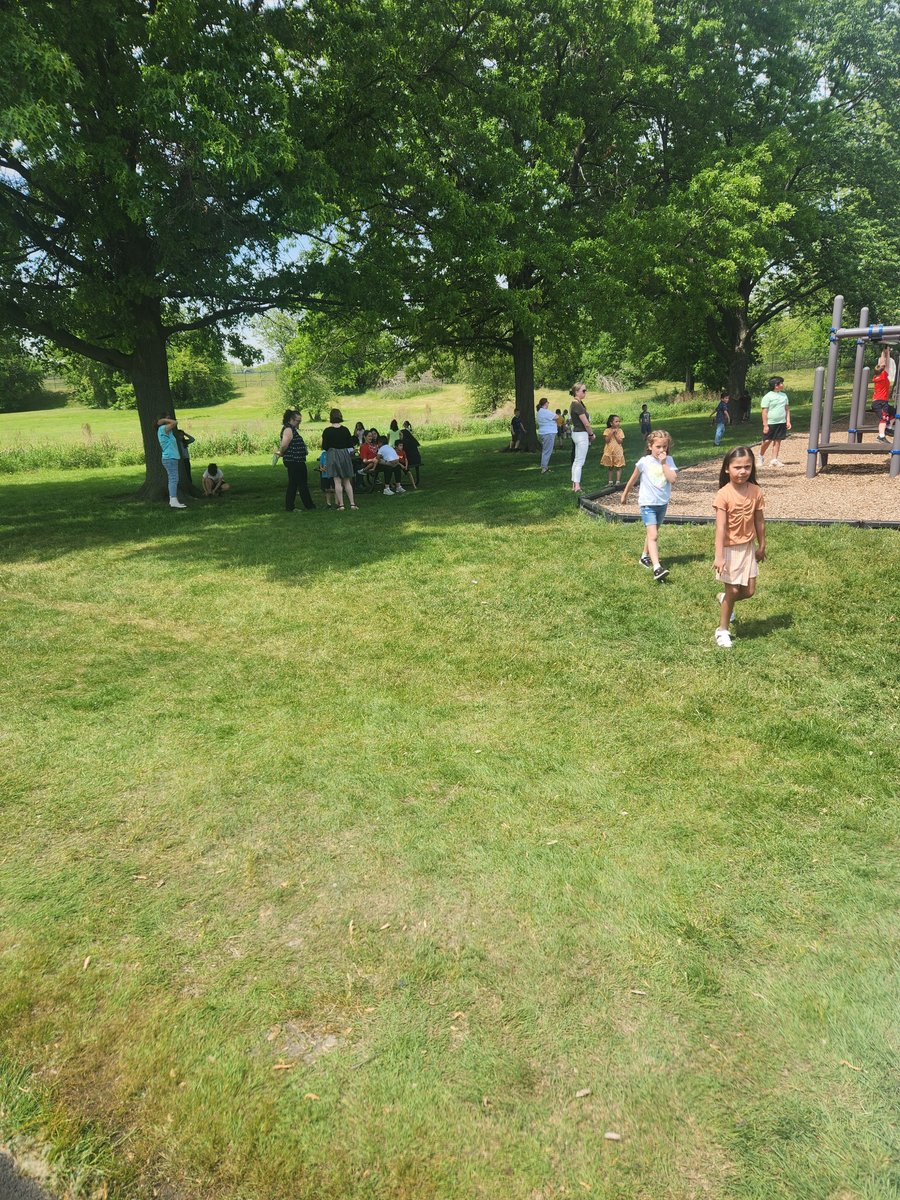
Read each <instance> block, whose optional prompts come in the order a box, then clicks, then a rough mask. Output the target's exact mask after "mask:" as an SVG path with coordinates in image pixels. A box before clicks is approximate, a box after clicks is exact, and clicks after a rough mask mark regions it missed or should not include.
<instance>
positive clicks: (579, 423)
mask: <svg viewBox="0 0 900 1200" xmlns="http://www.w3.org/2000/svg"><path fill="white" fill-rule="evenodd" d="M569 395H570V396H571V397H572V407H571V408H570V409H569V417H570V419H571V422H572V443H573V447H574V451H575V456H574V458H573V459H572V491H573V492H580V491H581V472H582V470H583V469H584V461H585V459H586V458H587V452H588V447H589V446H590V444H591V442H592V441H593V440H594V430H593V429H592V428H591V418H590V415H589V413H588V410H587V408H586V407H585V403H584V401H585V397H586V396H587V388H586V387H585V386H584V384H583V383H576V384H573V385H572V387H571V388H570V389H569Z"/></svg>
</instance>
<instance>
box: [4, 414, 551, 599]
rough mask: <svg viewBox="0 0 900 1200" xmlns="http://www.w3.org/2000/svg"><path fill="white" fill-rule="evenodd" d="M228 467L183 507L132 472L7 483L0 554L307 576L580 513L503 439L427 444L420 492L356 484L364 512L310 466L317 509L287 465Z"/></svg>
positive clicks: (296, 578) (12, 558) (535, 463)
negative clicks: (299, 493)
mask: <svg viewBox="0 0 900 1200" xmlns="http://www.w3.org/2000/svg"><path fill="white" fill-rule="evenodd" d="M225 473H226V475H227V478H228V481H229V483H230V484H231V486H232V491H231V492H230V493H229V495H228V496H224V497H221V498H218V499H214V500H205V499H197V500H191V501H189V504H188V507H187V509H183V510H174V509H170V508H169V507H168V505H167V504H165V503H158V504H149V505H148V504H146V503H144V502H141V501H137V500H135V499H134V498H133V496H132V493H130V492H126V491H124V490H123V488H124V485H126V484H129V485H131V484H133V486H134V488H135V489H136V488H137V486H138V484H139V482H140V473H139V472H137V471H135V472H134V473H131V472H129V471H128V470H127V469H117V470H105V471H89V472H81V473H74V472H72V473H70V472H66V473H64V474H63V473H61V472H60V473H54V474H52V475H47V474H40V475H27V476H16V477H15V478H14V480H6V479H4V480H3V481H2V483H0V486H2V491H3V517H2V518H0V530H2V541H0V561H4V562H6V563H9V564H12V563H15V562H29V561H32V562H33V561H54V560H59V559H62V558H64V557H66V556H67V555H70V554H72V553H81V552H83V551H84V550H86V549H96V550H97V551H101V552H102V551H104V550H110V549H112V550H118V552H119V554H120V555H121V557H122V558H123V559H126V560H127V559H128V558H130V557H131V556H147V555H150V556H152V557H155V558H158V559H162V560H165V561H167V562H170V563H172V564H178V565H179V566H183V567H184V569H185V570H188V571H190V570H198V571H199V570H203V569H208V568H209V567H213V568H216V569H227V568H228V567H238V568H240V567H251V568H259V567H263V568H264V569H266V570H267V571H268V573H269V574H270V576H271V577H272V578H273V579H282V580H284V581H286V582H291V583H299V582H303V583H308V582H309V580H310V578H311V577H313V576H315V575H317V574H324V573H328V572H332V571H335V570H338V571H341V570H353V569H355V568H358V567H367V566H377V565H378V564H379V563H380V562H382V561H384V560H387V559H392V558H393V559H396V558H397V556H398V555H402V554H403V553H405V552H406V551H412V550H419V549H422V548H423V547H424V546H427V544H428V543H433V544H434V549H433V552H432V551H430V550H426V555H427V556H432V554H433V557H434V559H435V560H436V561H437V560H438V559H439V558H440V555H441V546H442V539H443V534H444V532H445V531H446V529H447V528H448V527H450V526H459V525H471V526H473V527H474V528H475V530H476V531H477V529H478V528H481V529H484V530H490V531H492V532H493V531H499V532H501V533H502V534H506V533H507V532H509V533H510V534H511V536H513V537H514V536H515V533H516V531H517V530H524V529H525V528H528V527H541V526H546V527H547V528H548V529H549V528H552V526H553V524H554V523H555V522H556V521H557V520H558V519H559V517H560V515H562V514H565V513H566V512H569V511H573V510H574V505H573V502H572V497H571V493H570V492H569V491H568V485H567V483H566V482H565V481H563V482H562V484H558V485H554V484H553V483H551V482H549V477H547V476H541V475H540V474H539V458H538V456H537V455H522V456H518V455H516V456H511V455H499V454H497V453H496V439H495V438H485V439H479V440H478V441H477V442H476V441H472V440H470V441H468V442H465V443H462V444H460V443H449V444H446V445H442V446H441V448H440V450H437V448H435V449H434V450H430V451H429V452H428V454H427V455H426V456H425V463H424V466H423V470H422V488H421V489H420V490H418V491H413V490H409V491H408V492H407V494H406V495H405V496H391V497H389V496H384V495H382V494H381V490H380V489H379V490H377V491H375V492H372V493H368V492H363V491H361V490H358V492H357V497H358V503H359V505H360V507H359V511H357V512H352V511H349V510H348V511H345V512H343V513H338V512H334V511H329V510H328V509H326V507H325V502H324V496H323V494H322V492H321V491H320V489H319V485H318V475H317V472H316V471H315V468H314V467H313V466H312V465H310V467H309V472H308V476H309V483H310V491H311V494H312V497H313V500H314V502H315V504H316V506H317V507H316V510H315V511H310V512H306V511H304V510H302V509H301V508H298V510H297V511H296V512H293V513H287V512H285V511H284V508H283V505H284V489H285V486H286V477H285V473H284V471H283V469H280V468H272V467H270V466H261V465H260V464H259V462H258V460H257V461H248V462H246V463H245V462H241V461H240V460H238V461H231V462H228V463H226V464H225ZM195 476H196V477H197V478H199V474H198V472H196V471H195ZM476 536H477V534H476ZM104 569H108V567H107V568H104Z"/></svg>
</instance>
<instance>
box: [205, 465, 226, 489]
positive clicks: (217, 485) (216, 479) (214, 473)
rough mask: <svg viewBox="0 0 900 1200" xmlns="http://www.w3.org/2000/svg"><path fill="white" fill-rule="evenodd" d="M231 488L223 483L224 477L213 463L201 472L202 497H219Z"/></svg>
mask: <svg viewBox="0 0 900 1200" xmlns="http://www.w3.org/2000/svg"><path fill="white" fill-rule="evenodd" d="M230 491H231V486H230V484H227V483H226V482H225V475H224V473H223V472H222V471H220V470H219V468H218V467H217V466H216V464H215V463H210V464H209V466H208V467H207V468H206V470H205V471H204V472H203V495H204V496H221V495H222V493H223V492H230Z"/></svg>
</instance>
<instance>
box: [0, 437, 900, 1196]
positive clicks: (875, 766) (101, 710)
mask: <svg viewBox="0 0 900 1200" xmlns="http://www.w3.org/2000/svg"><path fill="white" fill-rule="evenodd" d="M708 435H709V430H708V425H707V424H706V423H705V422H704V421H703V420H702V418H701V417H694V418H682V419H680V424H678V426H677V428H676V436H677V438H678V440H679V445H680V446H681V448H682V451H683V458H684V460H685V461H688V460H690V459H691V458H693V457H697V456H699V455H700V454H702V453H707V452H708V446H707V442H708ZM499 441H500V439H497V438H494V439H490V440H485V439H482V440H480V441H479V440H472V439H469V440H464V441H459V442H456V443H443V444H440V445H435V446H432V447H430V448H429V450H428V454H427V456H426V461H425V466H424V471H423V482H424V483H425V487H424V488H423V490H422V491H421V492H420V493H417V494H410V495H407V496H405V497H393V498H386V497H382V496H374V497H364V498H363V499H362V501H361V509H360V511H359V512H358V513H349V512H345V513H344V514H342V515H339V514H337V513H334V512H324V511H317V512H314V513H309V514H306V513H296V514H285V513H283V512H281V511H280V502H281V489H282V487H283V472H280V471H273V470H272V468H270V467H267V466H262V465H259V464H258V463H254V462H252V461H240V460H234V461H231V462H229V463H228V464H227V473H228V475H229V478H230V479H231V481H232V483H233V484H234V489H235V490H234V493H233V494H232V496H231V497H229V498H228V499H226V500H223V501H222V502H220V503H218V502H217V503H215V504H206V505H196V506H193V507H192V508H191V509H190V510H188V511H187V512H172V511H170V510H169V509H165V508H155V507H145V506H141V505H137V504H133V503H130V502H128V501H127V500H126V499H125V497H126V496H127V494H128V492H129V491H130V490H132V489H133V484H134V472H133V471H131V472H128V471H121V470H120V471H111V470H97V471H93V472H89V473H84V474H83V475H80V476H79V475H78V474H77V473H62V472H50V471H47V472H42V473H35V474H33V475H27V476H17V477H14V478H13V479H7V480H3V481H2V482H0V489H2V498H3V505H2V513H3V516H2V534H3V541H2V545H3V556H4V571H3V576H2V593H0V595H2V599H3V610H2V612H3V617H2V621H3V637H4V646H5V648H6V653H5V655H4V657H3V660H2V667H0V671H2V685H3V695H4V696H5V697H6V698H7V702H6V705H5V712H4V721H3V722H2V726H0V729H2V732H0V738H2V742H0V745H2V750H3V760H4V801H3V815H4V831H5V833H4V848H3V851H2V853H0V1031H2V1032H0V1038H2V1043H0V1045H2V1051H3V1054H4V1055H5V1058H6V1062H7V1069H8V1073H7V1076H6V1078H7V1080H9V1079H12V1080H14V1081H15V1083H14V1086H15V1087H16V1088H17V1089H18V1091H17V1092H16V1096H17V1097H18V1098H19V1099H18V1100H17V1105H13V1104H11V1103H10V1104H7V1103H6V1101H5V1100H2V1096H3V1095H4V1093H3V1092H0V1104H2V1110H0V1111H2V1114H3V1115H2V1117H0V1120H2V1121H3V1122H4V1123H5V1125H6V1128H7V1132H12V1130H13V1129H14V1128H15V1127H18V1128H21V1127H22V1125H23V1124H24V1125H25V1126H26V1127H28V1128H29V1129H31V1130H32V1131H37V1132H42V1133H44V1134H45V1135H46V1136H48V1137H49V1138H50V1139H51V1140H53V1139H54V1138H56V1139H58V1140H59V1141H60V1142H61V1144H63V1145H64V1146H65V1145H68V1146H70V1147H71V1146H73V1145H74V1146H76V1147H80V1149H78V1151H77V1153H75V1152H73V1153H72V1154H70V1156H69V1159H68V1160H67V1159H66V1157H65V1155H63V1159H62V1161H63V1162H64V1163H68V1165H69V1170H70V1172H75V1170H76V1168H77V1164H78V1163H79V1162H80V1163H81V1164H82V1167H81V1169H82V1174H83V1176H84V1178H85V1179H90V1180H92V1181H93V1182H96V1181H97V1179H99V1178H101V1177H102V1178H106V1179H108V1180H109V1182H110V1184H111V1188H112V1193H111V1194H118V1195H121V1196H128V1197H129V1200H131V1198H132V1197H134V1196H140V1195H147V1196H149V1195H151V1194H152V1189H153V1186H154V1184H157V1183H158V1182H159V1181H160V1180H161V1179H165V1180H168V1181H169V1182H170V1183H171V1185H172V1187H173V1188H174V1189H175V1194H176V1195H185V1196H191V1197H203V1196H210V1197H212V1196H214V1197H221V1198H225V1197H228V1198H238V1197H240V1198H241V1200H282V1198H283V1200H299V1198H307V1197H308V1198H309V1200H313V1198H315V1200H338V1198H340V1200H345V1198H347V1197H351V1196H360V1197H379V1198H390V1200H395V1198H398V1197H404V1198H405V1197H409V1198H412V1197H415V1198H416V1200H422V1198H429V1197H433V1198H435V1200H438V1198H440V1200H457V1198H459V1200H464V1198H465V1200H469V1198H470V1197H473V1196H483V1197H491V1198H493V1197H499V1196H502V1197H504V1198H507V1197H509V1198H514V1200H518V1198H519V1197H522V1198H528V1200H531V1198H533V1197H535V1196H541V1197H546V1198H549V1197H555V1196H562V1195H571V1196H574V1195H586V1196H595V1197H602V1198H604V1200H606V1198H610V1200H611V1198H612V1197H621V1198H625V1197H628V1198H629V1200H630V1198H631V1197H639V1196H647V1197H651V1196H652V1197H666V1198H672V1200H681V1198H684V1200H688V1198H693V1197H699V1196H704V1197H710V1198H713V1200H726V1198H728V1200H731V1198H732V1197H741V1198H750V1197H752V1198H753V1200H770V1198H772V1197H778V1198H781V1197H783V1198H784V1200H794V1198H796V1197H809V1198H810V1200H813V1198H818V1197H829V1196H847V1197H854V1198H856V1197H860V1198H862V1197H865V1198H866V1200H876V1198H878V1200H881V1198H882V1197H885V1196H888V1195H890V1194H891V1190H892V1188H893V1187H894V1184H895V1180H894V1178H893V1177H892V1175H891V1167H890V1133H891V1126H890V1122H891V1120H892V1117H891V1105H892V1090H891V1085H890V1081H889V1069H890V1062H889V1057H888V1053H887V1049H886V1047H887V1045H888V1037H889V1029H890V1023H891V1021H892V1019H893V1013H894V1011H895V995H896V993H895V990H894V988H893V984H892V980H891V973H890V972H891V954H892V938H893V934H892V920H893V917H892V913H893V909H894V903H895V895H896V890H895V889H896V869H895V860H894V857H893V849H892V845H891V838H892V836H893V832H894V830H895V828H896V812H895V800H896V795H895V793H896V779H897V777H898V767H900V759H898V752H897V744H898V743H897V734H898V719H897V715H896V714H897V712H898V700H900V694H898V686H897V681H896V672H895V671H894V669H893V666H892V661H891V659H890V656H889V655H887V654H885V653H883V651H882V649H881V648H880V646H879V645H878V644H877V642H876V641H875V640H874V639H873V638H871V637H869V636H868V635H866V634H860V626H859V624H858V622H855V621H853V620H852V619H848V614H853V613H856V614H871V613H873V612H877V611H879V605H881V604H883V601H884V597H885V596H888V595H891V594H892V589H893V585H894V579H895V576H896V561H897V558H896V535H895V534H893V533H891V532H890V531H869V532H867V531H860V530H850V529H840V530H821V529H797V528H791V527H788V526H782V525H779V526H773V528H772V530H771V531H770V537H769V551H770V557H769V561H768V562H767V563H766V564H765V571H764V574H763V578H762V582H761V585H760V592H759V595H758V597H757V599H756V600H754V601H753V603H752V605H749V604H748V606H747V608H748V612H747V614H746V616H745V619H744V622H743V623H742V625H741V628H740V631H739V632H740V636H739V638H738V639H737V641H736V644H735V649H734V651H733V652H732V653H731V654H730V655H723V654H722V652H720V651H718V650H717V649H716V647H715V646H714V645H713V641H712V631H713V628H714V626H715V605H714V602H713V596H714V593H715V584H714V582H713V580H712V573H711V559H712V544H711V537H710V533H709V530H707V529H703V528H690V527H682V528H678V527H673V528H672V529H671V530H670V531H669V533H668V535H667V559H666V561H667V564H668V565H670V566H671V568H672V576H671V582H670V584H669V585H667V586H665V587H659V586H656V587H654V586H653V585H652V584H651V582H650V580H649V579H648V578H647V573H646V572H644V571H642V570H641V568H640V567H639V566H638V565H637V563H636V556H637V552H638V549H639V545H638V543H639V533H638V531H637V530H636V529H635V528H634V527H633V526H617V525H606V524H603V523H595V522H591V521H590V520H589V519H588V518H586V517H584V516H583V515H581V514H579V513H577V512H576V511H575V510H574V508H573V506H572V503H571V497H570V495H569V494H568V493H567V491H566V482H565V476H566V471H565V464H564V463H562V462H560V461H559V458H560V456H557V463H556V470H555V471H554V473H553V474H551V475H550V476H547V477H543V478H542V477H541V476H540V475H539V474H538V467H537V462H536V460H535V459H534V458H530V457H525V456H522V457H520V456H513V455H503V454H499V453H497V450H498V443H499ZM595 458H596V455H592V458H591V463H590V465H589V469H588V470H589V479H588V483H590V481H591V479H593V480H594V481H596V479H597V478H598V477H599V475H600V471H599V468H598V467H597V464H596V461H595ZM823 564H827V571H826V570H823ZM873 697H877V698H878V705H877V707H878V713H879V718H878V720H879V724H878V729H877V732H876V731H875V730H873V726H872V712H873ZM279 1068H283V1069H279ZM22 1070H27V1071H28V1072H29V1073H28V1074H26V1075H22V1074H21V1071H22ZM10 1086H13V1085H10ZM22 1089H24V1091H23V1090H22ZM22 1097H24V1099H22ZM60 1107H61V1108H62V1111H64V1112H65V1113H67V1114H69V1116H70V1117H75V1118H80V1119H82V1120H86V1121H89V1122H91V1123H92V1125H91V1131H92V1132H91V1133H90V1135H89V1136H87V1135H85V1136H87V1140H85V1138H84V1137H82V1139H81V1140H80V1141H79V1137H78V1136H76V1134H74V1133H73V1132H72V1129H71V1126H69V1125H66V1124H64V1123H63V1124H60V1121H59V1118H58V1116H57V1117H55V1118H54V1117H52V1114H53V1113H54V1112H56V1113H57V1114H58V1113H59V1111H60ZM607 1132H612V1133H617V1134H619V1135H620V1137H621V1140H620V1141H612V1140H609V1139H607V1138H606V1137H605V1134H606V1133H607ZM104 1136H105V1138H106V1139H107V1140H103V1139H104ZM92 1139H99V1140H97V1141H96V1146H99V1147H100V1149H99V1150H97V1152H96V1154H95V1153H94V1151H93V1150H90V1151H89V1149H88V1148H89V1147H91V1146H94V1145H95V1142H94V1141H93V1140H92ZM110 1145H112V1146H113V1147H114V1151H113V1152H112V1153H111V1152H110V1150H109V1146H110ZM73 1158H74V1164H75V1165H72V1163H73Z"/></svg>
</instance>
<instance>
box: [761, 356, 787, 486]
mask: <svg viewBox="0 0 900 1200" xmlns="http://www.w3.org/2000/svg"><path fill="white" fill-rule="evenodd" d="M759 407H760V410H761V412H762V428H763V440H762V445H761V446H760V448H759V456H758V458H757V460H756V465H757V466H758V467H764V466H765V465H766V464H765V456H766V451H767V450H768V448H769V447H770V446H771V447H772V459H771V462H770V464H769V465H770V466H772V467H780V466H782V462H781V459H780V458H779V457H778V455H779V454H780V453H781V443H782V441H783V440H784V439H785V438H786V437H787V435H788V431H789V429H790V428H791V406H790V401H789V400H788V396H787V392H786V391H785V390H784V379H783V378H782V377H781V375H773V376H772V378H771V379H770V380H769V390H768V391H767V392H766V394H765V395H764V396H763V398H762V400H761V401H760V403H759Z"/></svg>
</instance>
